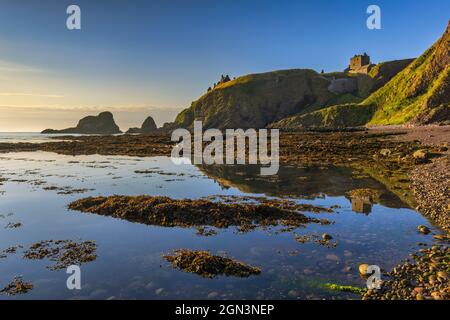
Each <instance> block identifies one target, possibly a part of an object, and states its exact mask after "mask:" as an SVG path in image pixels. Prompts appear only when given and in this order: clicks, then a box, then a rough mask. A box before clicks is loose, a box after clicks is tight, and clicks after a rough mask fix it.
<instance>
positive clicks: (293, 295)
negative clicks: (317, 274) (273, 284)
mask: <svg viewBox="0 0 450 320" xmlns="http://www.w3.org/2000/svg"><path fill="white" fill-rule="evenodd" d="M288 296H289V297H291V298H297V297H299V296H300V293H299V292H298V291H297V290H290V291H289V292H288Z"/></svg>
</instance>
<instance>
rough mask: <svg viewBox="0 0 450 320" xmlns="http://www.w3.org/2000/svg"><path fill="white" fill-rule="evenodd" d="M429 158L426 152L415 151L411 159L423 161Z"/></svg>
mask: <svg viewBox="0 0 450 320" xmlns="http://www.w3.org/2000/svg"><path fill="white" fill-rule="evenodd" d="M429 156H430V154H429V153H428V152H427V151H426V150H422V149H421V150H417V151H416V152H414V153H413V158H414V159H421V160H425V159H428V158H429Z"/></svg>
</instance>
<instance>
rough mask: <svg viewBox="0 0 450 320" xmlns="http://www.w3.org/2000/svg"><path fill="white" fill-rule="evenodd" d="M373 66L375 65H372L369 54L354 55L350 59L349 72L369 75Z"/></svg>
mask: <svg viewBox="0 0 450 320" xmlns="http://www.w3.org/2000/svg"><path fill="white" fill-rule="evenodd" d="M372 66H373V64H371V62H370V56H368V55H367V53H365V52H364V54H359V55H354V56H353V57H352V58H350V65H349V66H348V72H350V73H363V74H367V73H368V72H369V71H370V69H371V68H372Z"/></svg>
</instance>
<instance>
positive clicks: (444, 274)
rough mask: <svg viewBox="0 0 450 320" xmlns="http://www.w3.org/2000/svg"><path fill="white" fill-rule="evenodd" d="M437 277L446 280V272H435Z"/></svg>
mask: <svg viewBox="0 0 450 320" xmlns="http://www.w3.org/2000/svg"><path fill="white" fill-rule="evenodd" d="M437 277H438V279H439V280H448V273H447V272H445V271H439V272H438V273H437Z"/></svg>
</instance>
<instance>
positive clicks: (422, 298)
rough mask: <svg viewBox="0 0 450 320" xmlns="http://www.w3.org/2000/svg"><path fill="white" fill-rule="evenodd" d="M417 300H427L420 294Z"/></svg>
mask: <svg viewBox="0 0 450 320" xmlns="http://www.w3.org/2000/svg"><path fill="white" fill-rule="evenodd" d="M416 300H425V298H424V297H423V295H421V294H420V293H418V294H417V295H416Z"/></svg>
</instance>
